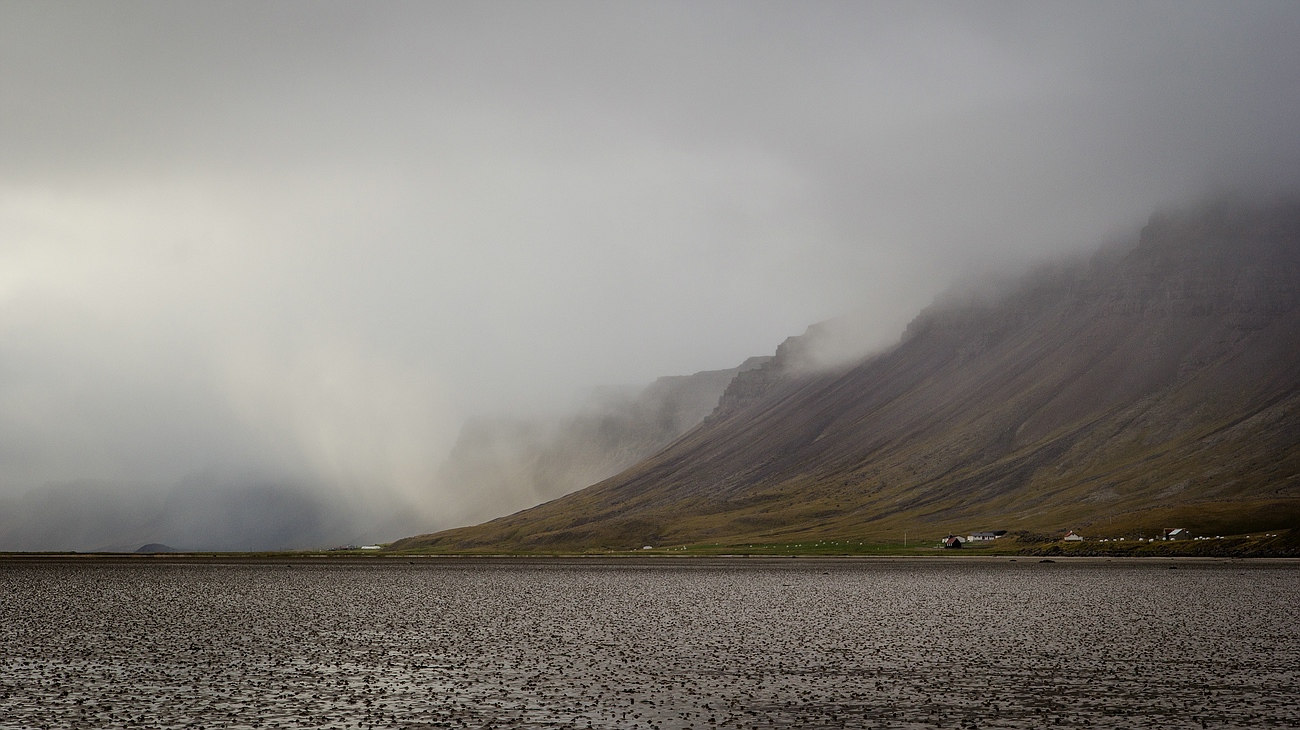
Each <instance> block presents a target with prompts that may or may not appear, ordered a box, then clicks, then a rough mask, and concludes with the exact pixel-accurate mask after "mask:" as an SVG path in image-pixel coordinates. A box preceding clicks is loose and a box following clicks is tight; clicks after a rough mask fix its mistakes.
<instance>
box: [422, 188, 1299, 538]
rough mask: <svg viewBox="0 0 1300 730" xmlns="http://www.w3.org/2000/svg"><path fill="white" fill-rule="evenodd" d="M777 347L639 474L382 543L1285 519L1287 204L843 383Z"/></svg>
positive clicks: (1295, 423)
mask: <svg viewBox="0 0 1300 730" xmlns="http://www.w3.org/2000/svg"><path fill="white" fill-rule="evenodd" d="M785 350H786V352H781V353H778V356H777V357H776V358H775V359H774V360H772V361H771V362H769V363H767V364H766V365H764V366H763V367H761V368H758V369H756V370H753V371H751V372H748V373H745V374H742V375H739V376H738V377H737V378H736V379H735V380H734V381H733V382H732V384H731V385H730V386H729V388H728V390H727V393H726V394H725V395H724V396H723V398H722V401H721V403H720V404H719V407H718V409H717V410H716V411H715V413H714V414H713V415H711V416H710V417H709V418H708V419H706V421H705V422H704V423H703V424H702V425H701V426H700V427H698V428H696V429H695V430H693V431H691V432H690V433H688V434H686V435H685V436H684V437H683V438H681V439H679V440H678V441H676V442H675V443H673V444H672V445H671V446H670V447H669V448H667V449H665V450H663V451H661V452H660V453H658V454H656V455H655V456H653V457H652V458H650V459H647V460H646V461H644V462H641V463H640V464H637V465H636V466H634V467H633V468H631V469H628V470H627V471H625V472H623V473H621V474H619V475H617V476H615V477H613V478H611V479H608V480H606V481H605V482H602V483H600V484H597V485H595V486H593V487H591V488H588V489H585V490H583V491H581V492H577V493H575V494H571V495H569V496H567V497H564V498H562V499H559V500H556V501H554V502H550V503H547V504H544V505H541V506H539V507H536V508H534V509H531V510H527V511H525V512H521V513H518V514H516V515H512V516H510V517H505V518H502V519H499V520H495V521H493V522H489V523H486V524H484V525H480V526H477V527H473V528H463V529H460V530H452V531H447V532H443V533H438V534H435V535H429V536H421V537H417V538H408V539H407V540H406V541H403V542H401V543H399V544H398V546H399V547H417V546H429V547H434V548H439V549H476V548H493V549H496V548H511V549H530V548H538V549H554V548H566V549H574V548H584V547H629V546H635V545H641V544H656V545H658V544H681V543H689V542H699V541H705V540H708V541H723V542H745V541H775V540H791V539H799V538H804V537H817V536H827V537H829V536H858V537H863V538H867V539H872V538H882V537H895V536H898V535H900V534H901V532H902V531H903V530H905V529H910V530H912V531H913V534H930V533H934V534H942V533H943V532H945V531H948V530H976V529H998V528H1000V529H1010V530H1016V529H1027V530H1040V531H1046V530H1059V529H1064V528H1067V527H1074V528H1086V529H1088V530H1090V531H1092V532H1094V533H1110V534H1124V533H1125V532H1129V531H1145V532H1147V533H1148V534H1150V533H1151V532H1152V531H1153V530H1156V529H1158V528H1159V527H1161V526H1163V525H1164V524H1165V523H1173V522H1175V521H1176V522H1177V523H1178V524H1180V525H1182V526H1188V527H1192V528H1194V529H1197V530H1201V531H1207V532H1209V531H1218V532H1231V531H1236V530H1238V529H1267V528H1270V527H1289V526H1294V525H1300V204H1296V203H1294V202H1288V203H1277V204H1271V205H1268V206H1252V205H1247V204H1244V203H1217V204H1214V205H1208V206H1203V207H1201V208H1198V209H1195V210H1190V211H1184V212H1180V213H1174V214H1162V215H1157V216H1155V217H1153V218H1152V220H1151V221H1150V223H1149V224H1148V225H1147V226H1146V227H1145V228H1144V229H1143V231H1142V232H1141V237H1140V239H1139V241H1138V242H1137V244H1136V245H1135V246H1134V247H1133V248H1132V249H1131V250H1130V251H1128V252H1126V253H1122V254H1120V253H1103V254H1098V255H1097V256H1094V257H1093V258H1092V259H1091V260H1089V261H1087V262H1083V263H1076V264H1062V265H1059V266H1056V267H1054V268H1050V269H1043V270H1040V271H1038V272H1036V273H1035V274H1033V275H1031V276H1029V277H1026V278H1025V279H1023V280H1022V281H1020V282H1019V283H1018V285H1017V286H1015V287H1012V288H1011V289H1010V290H1008V291H1007V292H1005V293H1003V294H1000V295H988V296H985V297H982V298H980V297H967V298H966V299H964V300H961V301H948V302H945V303H941V304H937V305H935V306H933V307H931V308H930V309H929V310H927V311H925V312H923V313H922V314H921V315H920V316H918V317H917V318H916V319H915V320H914V321H913V322H912V324H911V325H910V326H909V328H908V331H907V334H906V335H905V336H904V338H903V340H902V341H901V342H900V343H899V344H898V345H897V346H896V347H895V348H893V349H892V350H890V351H889V352H886V353H884V354H881V355H878V356H876V357H874V358H871V359H869V360H866V361H864V362H860V363H858V364H857V365H855V366H852V367H847V368H842V369H839V370H836V371H832V372H820V373H801V372H800V371H799V370H798V369H797V368H794V367H791V363H792V362H793V361H794V360H796V359H797V358H796V357H795V355H796V354H797V352H798V350H799V343H798V341H793V342H787V344H786V345H785Z"/></svg>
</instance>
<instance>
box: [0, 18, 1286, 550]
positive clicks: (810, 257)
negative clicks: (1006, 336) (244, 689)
mask: <svg viewBox="0 0 1300 730" xmlns="http://www.w3.org/2000/svg"><path fill="white" fill-rule="evenodd" d="M1297 39H1300V6H1297V5H1295V4H1294V3H1286V2H1276V3H1273V2H1245V3H1238V4H1233V5H1231V6H1227V5H1223V4H1218V3H1191V2H1152V3H1142V4H1136V3H1122V2H1113V3H1108V2H1100V3H1089V4H1086V5H1081V4H1072V3H1047V2H1032V3H1029V2H1025V3H1019V2H985V3H943V2H936V3H836V2H814V3H798V4H795V3H751V2H747V3H738V2H737V3H731V2H712V3H698V4H685V3H680V4H671V3H621V4H612V3H594V2H593V3H582V2H557V3H549V4H510V3H492V2H476V3H463V4H453V3H448V4H437V5H430V4H424V3H403V2H386V3H368V4H351V3H341V2H313V3H306V2H301V3H300V2H284V3H275V4H265V3H252V2H226V3H212V2H203V3H188V4H169V3H161V2H158V3H153V2H125V3H117V4H104V5H94V4H77V3H65V2H44V3H23V2H13V1H6V0H0V53H2V54H3V59H4V62H3V63H0V98H3V99H4V100H5V101H4V103H3V106H2V107H0V108H2V109H3V110H4V114H3V115H0V132H2V133H3V134H2V135H0V140H2V141H0V152H2V153H3V158H4V160H5V164H4V165H3V166H0V498H6V497H14V496H17V495H21V494H24V493H28V492H30V491H31V490H34V489H37V488H40V487H42V486H43V485H46V484H60V483H88V482H97V483H103V484H118V485H155V486H157V487H158V488H159V489H164V490H171V489H181V490H182V491H184V490H190V491H193V492H201V491H203V490H206V489H224V488H237V487H238V486H239V485H246V484H248V483H251V482H257V483H276V484H292V485H295V487H294V488H295V489H303V490H306V491H308V492H314V493H317V494H320V495H329V496H330V498H331V499H333V498H334V497H335V496H337V497H338V499H340V500H342V501H343V502H347V503H355V504H364V505H365V510H369V511H372V512H373V513H374V514H381V513H386V511H391V509H397V508H403V509H405V510H406V511H407V513H408V514H416V515H419V518H420V519H421V520H424V521H425V522H427V524H428V525H429V528H430V529H432V528H435V527H445V526H451V525H454V524H457V522H458V521H459V520H461V519H463V518H464V516H465V515H467V514H471V513H473V514H477V513H479V512H481V511H483V510H484V509H485V505H486V509H488V510H489V511H490V508H491V506H492V505H493V504H495V503H494V502H492V500H493V496H492V495H482V497H481V500H482V502H483V504H478V505H476V507H475V509H468V508H466V507H465V506H464V505H465V504H466V500H469V501H471V502H472V501H473V500H475V499H480V498H479V497H478V496H476V495H466V494H464V493H463V492H461V491H458V485H456V484H441V483H439V482H438V479H437V473H438V469H439V467H440V465H441V464H443V462H444V460H445V459H446V457H447V454H448V452H449V450H450V448H451V446H452V444H453V443H454V441H455V439H456V436H457V433H458V432H459V430H460V428H461V426H462V424H464V423H465V422H466V420H467V419H470V418H475V417H484V416H500V415H519V416H530V415H537V414H547V413H557V412H563V411H564V409H566V408H569V407H572V406H574V405H575V404H578V403H580V402H581V400H582V398H583V397H584V395H585V394H587V393H590V392H591V391H592V389H593V388H597V387H600V386H603V385H611V384H641V383H649V382H650V381H652V380H653V379H654V378H656V377H658V376H664V375H678V374H689V373H694V372H697V371H702V370H720V369H725V368H731V367H735V366H737V365H739V364H740V363H741V362H742V361H744V360H745V359H746V358H747V357H750V356H753V355H766V354H771V353H772V351H773V350H774V349H775V347H776V346H777V345H778V344H779V343H780V342H781V341H782V340H784V339H785V338H786V337H788V336H790V335H796V334H799V333H801V332H803V331H804V330H805V329H806V328H807V327H808V326H809V325H811V324H813V323H816V322H819V321H823V320H827V319H830V318H833V317H837V316H841V315H848V314H853V315H857V319H856V320H855V322H859V323H860V328H859V330H858V331H857V332H856V333H855V335H856V336H857V337H859V338H860V339H861V341H862V342H863V343H864V344H868V345H874V346H884V345H886V344H888V343H890V342H892V341H893V340H895V339H896V338H897V337H898V336H899V334H900V333H901V332H902V330H903V327H904V326H905V325H906V323H907V322H908V321H909V320H910V319H911V318H912V317H913V316H915V315H916V313H917V312H919V311H920V310H921V309H922V308H923V307H924V306H926V305H927V304H929V303H930V302H931V301H932V300H933V299H934V298H935V297H936V296H937V295H938V294H939V293H940V292H942V291H944V290H945V289H946V288H947V287H948V286H949V285H950V284H951V283H952V282H954V281H956V280H958V279H960V278H963V277H970V276H974V275H978V274H987V273H993V272H1001V271H1012V270H1019V269H1022V268H1025V267H1027V266H1028V265H1030V264H1031V263H1032V262H1034V261H1039V260H1043V259H1050V258H1052V257H1055V256H1060V255H1063V254H1068V253H1077V252H1080V251H1084V250H1089V249H1092V248H1095V247H1097V246H1098V245H1101V244H1102V243H1104V242H1105V241H1107V240H1110V239H1113V238H1115V237H1123V236H1131V235H1132V234H1133V232H1134V231H1136V230H1137V228H1138V227H1139V226H1140V225H1141V222H1142V221H1143V220H1145V218H1146V217H1147V216H1148V215H1150V214H1151V213H1152V211H1153V210H1156V209H1159V208H1161V207H1166V206H1176V205H1182V204H1186V203H1188V202H1191V201H1195V200H1197V199H1201V198H1204V197H1205V196H1209V195H1214V194H1218V193H1222V192H1224V191H1241V192H1242V193H1244V194H1255V193H1259V192H1264V193H1271V192H1274V191H1284V192H1294V191H1296V190H1300V184H1298V183H1300V143H1297V140H1298V139H1300V135H1298V134H1297V133H1298V132H1300V95H1297V94H1296V93H1295V89H1297V88H1300V43H1298V42H1297ZM176 485H181V486H179V487H178V486H176ZM186 485H189V486H186ZM195 503H196V504H199V503H202V501H201V500H199V501H196V502H195ZM196 509H197V508H196ZM367 514H370V512H367ZM376 519H378V518H376Z"/></svg>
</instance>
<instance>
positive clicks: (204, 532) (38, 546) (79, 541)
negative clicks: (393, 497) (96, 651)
mask: <svg viewBox="0 0 1300 730" xmlns="http://www.w3.org/2000/svg"><path fill="white" fill-rule="evenodd" d="M372 521H373V518H372V517H368V516H365V515H359V514H358V513H357V511H356V510H355V509H354V508H352V507H351V506H350V505H346V504H342V503H340V502H338V501H337V500H331V499H329V498H327V497H325V496H322V495H321V494H318V493H317V492H316V491H314V490H311V489H308V488H305V487H297V486H294V485H285V484H274V483H250V484H236V485H230V484H224V483H206V482H204V481H201V480H197V479H196V480H189V481H187V482H183V483H180V484H176V485H173V486H171V487H168V488H163V487H147V486H137V485H128V484H114V483H102V482H72V483H67V484H51V485H47V486H45V487H42V488H39V489H35V490H33V491H31V492H29V493H27V494H25V495H23V496H21V497H16V498H8V499H4V500H0V550H15V551H46V550H77V551H81V552H133V551H136V548H137V547H139V546H140V545H143V544H147V543H160V544H166V545H175V546H177V547H178V548H181V549H185V550H236V551H238V550H280V549H290V548H302V547H323V546H326V545H330V544H336V543H337V542H339V540H340V538H342V539H349V538H350V537H352V536H353V535H355V534H357V533H359V532H361V529H362V528H363V527H368V526H369V523H370V522H372ZM399 534H400V533H399Z"/></svg>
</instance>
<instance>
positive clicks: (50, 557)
mask: <svg viewBox="0 0 1300 730" xmlns="http://www.w3.org/2000/svg"><path fill="white" fill-rule="evenodd" d="M38 563H45V564H59V563H62V564H77V565H96V564H137V565H140V564H153V565H166V564H192V565H203V564H208V565H217V564H223V563H231V564H274V563H295V564H301V565H399V564H405V565H426V566H431V565H457V564H459V565H471V564H476V563H477V564H483V565H506V564H511V563H515V564H523V565H528V564H532V565H564V564H573V565H640V566H672V565H691V564H693V565H706V564H710V563H717V564H722V565H731V566H739V565H751V566H759V565H778V566H790V567H793V566H794V565H813V564H827V565H842V566H848V565H871V564H881V565H883V564H896V565H898V564H930V565H942V564H961V563H965V564H995V563H997V564H1003V563H1016V564H1024V565H1040V564H1049V565H1050V564H1074V565H1102V564H1106V563H1115V564H1121V565H1144V564H1145V565H1153V564H1179V565H1218V564H1254V565H1263V564H1277V565H1300V558H1294V557H1234V556H1205V555H1193V556H1169V555H1161V556H1155V555H1151V556H1138V555H1128V556H1109V557H1108V556H1091V555H1088V556H1082V555H1081V556H1069V555H1054V556H1050V557H1043V556H1038V555H1006V554H1003V555H806V554H805V555H797V554H792V555H752V554H741V553H736V554H715V555H643V554H634V553H629V554H617V553H613V554H561V553H556V554H539V555H523V554H507V553H501V554H483V553H478V554H473V553H469V554H467V553H459V554H456V553H439V554H427V553H426V554H404V553H386V554H379V555H355V554H345V555H329V554H323V553H298V552H285V553H237V552H234V553H37V552H18V553H0V566H3V565H20V564H38Z"/></svg>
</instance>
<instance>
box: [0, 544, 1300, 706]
mask: <svg viewBox="0 0 1300 730" xmlns="http://www.w3.org/2000/svg"><path fill="white" fill-rule="evenodd" d="M320 562H321V561H317V562H316V563H312V562H310V561H302V562H293V563H291V564H285V563H276V564H248V563H243V564H239V563H235V564H180V563H167V562H162V561H155V562H149V563H142V562H129V563H104V564H76V563H74V564H57V563H0V728H78V729H80V728H137V727H138V728H182V727H183V728H368V727H376V728H431V727H476V728H477V727H498V728H507V727H575V728H587V727H592V728H714V727H730V728H736V727H743V728H776V727H779V728H809V727H950V728H957V727H971V726H975V727H981V728H1039V727H1045V726H1064V727H1079V726H1090V727H1119V728H1123V727H1152V726H1156V725H1170V726H1178V727H1202V726H1204V727H1241V728H1247V727H1250V728H1259V727H1279V728H1280V727H1297V726H1300V676H1297V674H1298V668H1300V566H1295V565H1258V564H1251V565H1244V564H1240V563H1236V564H1227V563H1221V564H1180V565H1179V566H1178V569H1177V570H1170V569H1169V564H1168V563H1159V564H1155V563H1150V564H1144V563H1138V564H1120V563H1087V564H1066V563H1061V562H1058V563H1053V564H1041V563H1037V562H1032V561H1025V560H1021V561H1020V562H997V563H971V562H942V563H927V562H916V561H875V562H863V561H814V560H805V559H799V560H785V561H779V560H768V561H759V560H734V561H691V562H687V561H673V562H659V563H656V562H653V561H650V562H640V561H637V562H633V561H624V562H619V561H601V562H597V561H532V562H529V561H495V562H494V561H463V560H440V559H423V560H416V561H413V563H408V562H407V561H406V560H400V561H387V560H385V561H378V560H372V561H366V562H363V563H349V564H332V563H331V564H328V565H323V564H319V563H320Z"/></svg>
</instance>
